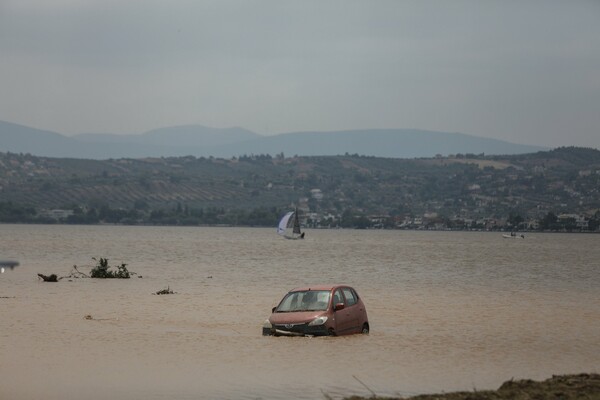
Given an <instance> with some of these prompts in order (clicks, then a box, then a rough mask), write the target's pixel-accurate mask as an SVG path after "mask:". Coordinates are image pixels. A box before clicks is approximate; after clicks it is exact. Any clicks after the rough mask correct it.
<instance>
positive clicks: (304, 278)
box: [0, 225, 600, 399]
mask: <svg viewBox="0 0 600 400" xmlns="http://www.w3.org/2000/svg"><path fill="white" fill-rule="evenodd" d="M0 255H1V257H0V258H11V259H18V260H19V261H20V262H21V266H20V267H18V268H16V269H15V270H14V271H7V272H6V273H4V274H2V275H0V297H2V298H0V377H1V378H0V379H1V382H2V384H1V385H0V398H3V399H4V398H7V399H8V398H10V399H40V398H43V399H65V398H86V399H106V398H115V399H139V398H149V399H164V398H170V399H198V398H240V399H257V398H269V399H275V398H281V399H287V398H306V399H314V398H323V393H326V394H327V395H329V396H331V397H333V398H340V397H342V396H347V395H351V394H360V395H366V396H369V395H370V394H371V392H370V391H369V390H367V388H365V386H363V385H362V384H361V382H362V383H364V384H365V385H367V386H368V388H369V389H370V390H372V391H374V392H376V393H377V394H379V395H410V394H414V393H423V392H432V391H450V390H459V389H464V390H472V389H473V388H477V389H487V388H496V387H497V386H499V385H500V384H501V383H502V382H503V381H505V380H508V379H510V378H512V377H515V378H532V379H545V378H547V377H549V376H551V375H552V374H558V373H571V372H584V371H586V372H592V371H596V372H597V368H598V360H600V291H599V290H598V287H600V271H599V270H598V265H599V264H598V260H600V236H599V235H576V234H572V235H561V234H539V235H534V234H532V235H529V236H528V237H527V239H526V240H519V241H515V240H502V237H501V235H500V234H496V233H459V232H399V231H352V230H336V231H308V233H307V238H306V239H305V240H303V241H290V240H282V239H281V238H280V237H278V236H277V235H276V234H275V229H274V228H273V229H234V228H174V227H173V228H171V227H120V226H24V225H0ZM91 257H107V258H109V259H110V262H111V264H120V263H121V262H124V263H127V264H128V268H129V270H130V271H134V272H137V273H138V274H140V275H142V276H143V278H142V279H139V278H133V279H130V280H91V279H79V280H73V281H72V282H70V281H67V280H62V281H60V282H58V283H44V282H41V281H39V280H38V279H37V273H43V274H50V273H56V274H57V275H59V276H60V275H68V274H69V273H70V271H71V267H72V265H74V264H76V265H78V266H80V269H81V270H85V271H88V270H89V267H91V266H92V264H93V260H92V259H91ZM86 266H87V267H86ZM319 282H324V283H335V282H343V283H347V284H350V285H352V286H354V287H355V288H356V289H357V290H358V292H359V294H360V295H361V296H362V297H363V299H364V301H365V303H366V306H367V310H368V312H369V318H370V324H371V334H369V335H368V336H363V335H356V336H351V337H340V338H314V339H311V338H272V337H263V336H261V327H262V323H263V321H264V320H265V318H266V317H267V316H268V314H269V310H270V309H271V307H273V306H274V305H276V303H277V302H278V301H279V300H280V299H281V297H282V296H283V294H284V293H286V292H287V291H288V290H289V289H291V288H293V287H297V286H304V285H306V284H312V283H319ZM167 286H168V287H170V288H171V289H172V290H174V291H175V292H177V294H175V295H164V296H157V295H153V294H152V293H155V292H156V291H158V290H161V289H164V288H166V287H167ZM86 315H91V316H92V317H93V319H91V320H90V319H85V318H84V317H85V316H86Z"/></svg>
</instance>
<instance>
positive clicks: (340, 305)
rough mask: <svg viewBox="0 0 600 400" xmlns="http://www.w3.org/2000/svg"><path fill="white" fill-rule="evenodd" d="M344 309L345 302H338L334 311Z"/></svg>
mask: <svg viewBox="0 0 600 400" xmlns="http://www.w3.org/2000/svg"><path fill="white" fill-rule="evenodd" d="M343 309H344V303H337V304H336V305H335V307H334V308H333V310H334V311H339V310H343Z"/></svg>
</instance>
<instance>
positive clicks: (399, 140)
mask: <svg viewBox="0 0 600 400" xmlns="http://www.w3.org/2000/svg"><path fill="white" fill-rule="evenodd" d="M548 149H549V148H547V147H543V146H534V145H522V144H515V143H511V142H507V141H503V140H498V139H490V138H483V137H479V136H474V135H468V134H464V133H459V132H439V131H429V130H422V129H354V130H338V131H303V132H302V131H300V132H288V133H280V134H277V135H272V136H263V135H260V134H258V133H255V132H252V131H250V130H247V129H244V128H239V127H232V128H210V127H206V126H203V125H181V126H173V127H164V128H158V129H153V130H150V131H147V132H144V133H142V134H138V135H133V134H129V135H119V134H112V133H84V134H78V135H75V136H72V137H69V136H65V135H62V134H60V133H58V132H53V131H49V130H42V129H36V128H30V127H27V126H24V125H18V124H14V123H11V122H5V121H0V151H4V152H14V153H29V154H33V155H37V156H44V157H66V158H90V159H115V158H144V157H182V156H188V155H191V156H196V157H209V156H213V157H224V158H230V157H239V156H243V155H253V154H254V155H258V154H271V155H275V154H282V153H283V154H288V155H299V156H325V155H342V154H360V155H367V156H374V157H389V158H418V157H433V156H435V155H438V154H440V155H444V156H447V155H450V154H457V153H473V154H481V153H484V154H496V155H500V154H502V155H511V154H525V153H532V152H536V151H543V150H548Z"/></svg>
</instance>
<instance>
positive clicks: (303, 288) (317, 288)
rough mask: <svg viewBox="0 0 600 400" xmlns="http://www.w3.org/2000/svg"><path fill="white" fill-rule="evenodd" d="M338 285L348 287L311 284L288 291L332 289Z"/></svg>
mask: <svg viewBox="0 0 600 400" xmlns="http://www.w3.org/2000/svg"><path fill="white" fill-rule="evenodd" d="M338 287H350V286H348V285H323V284H321V285H312V286H303V287H298V288H295V289H292V290H290V292H304V291H307V290H332V289H335V288H338Z"/></svg>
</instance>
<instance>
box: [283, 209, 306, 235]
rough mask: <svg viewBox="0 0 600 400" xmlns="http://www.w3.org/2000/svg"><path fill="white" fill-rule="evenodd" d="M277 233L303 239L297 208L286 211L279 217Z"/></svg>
mask: <svg viewBox="0 0 600 400" xmlns="http://www.w3.org/2000/svg"><path fill="white" fill-rule="evenodd" d="M290 230H291V233H290ZM277 233H278V234H279V235H281V236H283V237H284V238H286V239H304V233H303V232H302V231H301V230H300V221H299V220H298V209H295V210H294V211H290V212H288V213H286V214H285V215H284V216H283V218H281V220H280V221H279V225H278V226H277Z"/></svg>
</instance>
